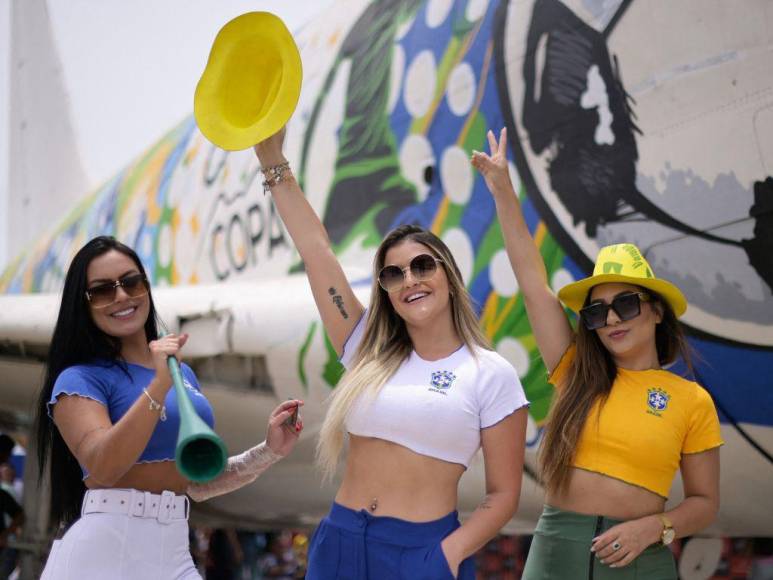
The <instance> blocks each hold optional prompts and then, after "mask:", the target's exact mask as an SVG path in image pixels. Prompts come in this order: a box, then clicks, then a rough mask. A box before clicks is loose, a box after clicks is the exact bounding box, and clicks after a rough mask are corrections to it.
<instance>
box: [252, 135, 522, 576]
mask: <svg viewBox="0 0 773 580" xmlns="http://www.w3.org/2000/svg"><path fill="white" fill-rule="evenodd" d="M284 134H285V131H284V129H283V130H282V131H280V132H279V133H278V134H276V135H274V136H273V137H271V138H269V139H267V140H266V141H264V142H262V143H260V144H258V145H257V146H256V147H255V151H256V154H257V156H258V158H259V160H260V163H261V165H262V168H263V174H264V176H265V178H266V182H265V184H264V187H266V188H268V189H270V190H271V194H272V196H273V199H274V203H275V204H276V207H277V209H278V211H279V214H280V215H281V217H282V220H283V221H284V224H285V226H286V228H287V230H288V232H289V233H290V235H291V236H292V238H293V241H294V242H295V245H296V247H297V249H298V252H299V253H300V255H301V258H302V259H303V262H304V265H305V269H306V274H307V276H308V278H309V283H310V285H311V290H312V293H313V295H314V299H315V301H316V303H317V308H318V309H319V313H320V316H321V318H322V322H323V323H324V326H325V330H326V331H327V335H328V336H329V338H330V340H331V341H332V344H333V346H334V347H335V350H336V351H337V352H338V353H339V354H340V355H342V362H343V363H344V366H345V367H346V368H347V373H346V374H345V375H344V376H343V378H342V379H341V382H340V383H339V384H338V386H337V387H336V389H335V391H334V394H333V395H332V397H331V403H330V408H329V409H328V412H327V415H326V418H325V421H324V424H323V426H322V430H321V433H320V439H319V443H318V459H319V461H320V463H321V465H322V467H323V468H324V469H325V471H326V472H327V473H328V474H331V473H332V472H333V471H334V470H335V469H336V464H337V462H338V457H339V454H340V452H341V449H342V447H343V444H344V440H345V439H348V453H347V457H346V466H345V470H344V474H343V481H342V483H341V487H340V488H339V490H338V493H337V494H336V498H335V503H334V504H333V507H332V509H331V511H330V513H329V514H328V516H327V517H326V518H324V519H323V520H322V522H321V523H320V525H319V527H318V528H317V531H316V532H315V535H314V538H313V540H312V542H311V545H310V548H309V567H308V573H307V578H308V579H309V580H318V579H331V580H332V579H334V578H357V579H358V580H359V579H363V580H365V579H370V580H375V579H381V578H383V579H400V578H403V579H411V580H413V579H421V578H424V579H441V578H453V577H458V578H464V579H472V578H474V577H475V570H474V562H473V561H472V558H471V555H472V554H473V553H474V552H475V551H476V550H477V549H479V548H480V547H481V546H483V545H484V544H485V543H486V542H487V541H488V540H489V539H490V538H491V537H493V536H494V535H495V534H496V533H497V532H498V531H499V530H500V529H501V528H502V526H503V525H504V524H505V523H506V522H507V521H508V520H509V519H510V518H511V517H512V515H513V514H514V512H515V510H516V508H517V505H518V498H519V493H520V484H521V472H522V467H523V453H524V439H525V429H526V409H525V406H526V405H527V402H526V399H525V397H524V394H523V389H522V388H521V385H520V382H519V380H518V375H517V373H516V372H515V370H514V369H513V367H512V365H510V364H509V363H508V362H507V361H505V360H504V359H503V358H502V357H500V356H499V355H498V354H497V353H495V352H493V351H492V350H491V348H490V346H488V341H487V339H486V338H485V336H484V335H483V334H482V331H481V330H480V327H479V323H478V320H477V318H476V316H475V313H474V310H473V308H472V305H471V300H470V296H469V295H468V293H467V291H466V289H465V286H464V282H463V280H462V277H461V274H460V272H459V268H458V267H457V265H456V262H455V261H454V258H453V256H452V255H451V253H450V251H449V250H448V247H447V246H446V245H445V244H444V243H443V242H442V241H441V240H440V239H439V238H438V237H437V236H435V235H434V234H432V233H431V232H429V231H427V230H424V229H422V228H419V227H416V226H408V225H406V226H400V227H398V228H396V229H395V230H393V231H392V232H390V233H389V234H387V236H386V238H385V239H384V241H383V242H382V243H381V245H380V246H379V248H378V249H377V250H376V256H375V259H374V263H373V267H374V270H373V272H374V276H373V282H372V287H371V298H370V305H369V307H368V310H367V311H365V309H364V308H363V306H362V304H361V303H360V301H359V299H358V298H357V296H356V295H355V293H354V292H353V290H352V288H351V286H350V284H349V281H348V280H347V278H346V276H345V275H344V272H343V270H342V268H341V265H340V264H339V262H338V260H337V258H336V255H335V253H334V251H333V249H332V247H331V243H330V240H329V239H328V236H327V232H326V231H325V228H324V226H323V225H322V223H321V221H320V220H319V218H318V217H317V215H316V214H315V213H314V210H313V209H312V207H311V205H310V204H309V203H308V201H307V200H306V198H305V196H304V194H303V192H302V191H301V189H300V187H299V185H298V183H297V181H296V180H295V179H294V177H293V175H292V172H291V170H290V169H289V165H288V163H287V161H286V160H285V157H284V154H283V151H282V145H283V141H284ZM359 195H377V192H367V191H363V192H360V193H359ZM377 221H379V220H378V219H377ZM481 447H482V449H483V457H484V461H485V471H486V496H485V499H484V500H483V502H482V503H481V504H480V506H479V508H478V509H477V510H475V512H474V513H473V514H472V515H471V517H470V518H469V520H468V521H467V522H465V524H464V525H462V526H461V527H460V525H459V522H458V520H457V516H456V512H455V511H454V509H455V507H456V503H457V488H458V483H459V479H460V477H461V476H462V474H463V473H464V471H465V468H466V466H467V465H468V463H469V461H470V458H471V457H472V454H474V453H475V451H476V450H477V449H478V448H481Z"/></svg>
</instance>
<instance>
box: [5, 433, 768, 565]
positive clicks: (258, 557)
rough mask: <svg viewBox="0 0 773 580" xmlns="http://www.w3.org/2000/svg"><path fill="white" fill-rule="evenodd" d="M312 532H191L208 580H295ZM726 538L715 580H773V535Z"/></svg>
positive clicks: (496, 558)
mask: <svg viewBox="0 0 773 580" xmlns="http://www.w3.org/2000/svg"><path fill="white" fill-rule="evenodd" d="M0 437H3V436H2V435H0ZM0 447H2V445H0ZM2 451H3V450H2V449H0V452H2ZM21 457H23V456H18V455H14V456H13V457H11V456H10V451H9V453H7V454H6V455H4V456H3V457H0V504H2V507H4V508H7V509H5V512H4V513H3V514H2V521H1V522H0V580H5V579H9V580H15V579H16V578H18V573H19V571H18V567H17V565H18V558H19V552H18V550H16V549H15V548H14V544H15V541H16V540H17V539H18V537H19V536H20V532H19V531H18V530H12V533H10V534H8V533H6V531H7V530H9V528H10V527H11V525H12V523H13V521H14V519H16V518H19V517H20V516H19V514H21V513H22V512H21V511H20V510H21V503H22V496H23V486H22V479H21V473H20V472H21V471H22V468H21V466H20V465H18V464H20V461H21ZM8 498H10V500H8ZM14 506H17V507H14ZM17 508H18V509H17ZM22 516H23V514H22ZM312 532H313V530H290V529H284V530H273V531H261V532H255V531H247V530H236V529H233V528H209V527H205V526H200V525H195V524H194V525H192V526H191V535H190V541H191V553H192V554H193V558H194V561H195V562H196V565H197V567H198V569H199V571H200V573H201V575H202V577H203V578H205V579H206V580H260V579H263V578H271V579H279V580H294V579H298V578H303V577H304V575H305V571H306V554H307V549H308V545H309V539H310V535H311V533H312ZM687 542H689V539H687V540H677V541H675V542H674V543H673V544H672V545H671V549H672V551H673V552H674V555H675V557H676V558H677V559H679V558H680V556H681V554H682V552H683V550H684V547H685V545H686V544H687ZM722 542H723V549H722V557H721V560H720V563H719V566H718V569H717V570H716V571H715V573H714V575H713V576H712V577H711V579H710V580H773V538H725V539H723V540H722ZM530 543H531V536H499V537H497V538H494V539H493V540H491V541H490V542H489V543H488V544H487V545H486V546H485V547H484V548H483V549H481V550H480V551H479V552H478V553H477V554H476V557H475V560H476V568H477V571H478V572H477V574H478V576H477V577H478V579H479V580H517V579H519V578H520V577H521V572H522V570H523V566H524V563H525V560H526V555H527V554H528V551H529V544H530Z"/></svg>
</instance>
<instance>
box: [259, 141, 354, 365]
mask: <svg viewBox="0 0 773 580" xmlns="http://www.w3.org/2000/svg"><path fill="white" fill-rule="evenodd" d="M284 136H285V130H284V129H282V130H281V131H280V132H279V133H277V134H276V135H273V136H272V137H269V138H268V139H266V140H265V141H262V142H261V143H258V144H257V145H256V146H255V153H256V154H257V156H258V160H259V161H260V165H261V167H262V168H263V171H264V175H266V177H267V179H268V180H269V182H270V181H271V177H272V172H271V170H270V168H275V167H280V166H282V165H283V164H285V163H287V160H286V159H285V157H284V153H283V152H282V144H283V143H284ZM271 195H272V196H273V198H274V203H275V204H276V208H277V210H278V211H279V215H280V216H281V217H282V221H283V222H284V224H285V227H286V228H287V231H288V232H289V233H290V236H291V237H292V239H293V242H294V243H295V247H296V248H298V253H299V254H300V255H301V259H302V260H303V263H304V265H305V266H306V275H307V276H308V278H309V284H310V285H311V292H312V294H313V295H314V301H315V302H316V303H317V309H318V310H319V314H320V317H321V318H322V323H323V324H324V325H325V330H326V331H327V334H328V336H329V337H330V340H331V342H332V343H333V347H334V348H335V349H336V352H337V353H338V354H341V353H342V352H343V348H344V343H345V342H346V339H347V338H348V337H349V335H350V334H351V332H352V330H353V329H354V326H355V325H356V324H357V321H358V320H359V318H360V316H361V315H362V312H363V310H364V308H363V306H362V304H361V303H360V301H359V300H358V299H357V297H356V296H355V295H354V292H353V291H352V287H351V286H350V285H349V281H348V280H347V279H346V276H345V275H344V272H343V269H342V268H341V264H340V263H339V262H338V258H336V255H335V253H334V252H333V248H332V247H331V245H330V239H329V238H328V235H327V231H325V227H324V226H323V225H322V222H321V221H320V219H319V217H318V216H317V214H316V213H314V209H313V208H312V207H311V204H309V202H308V200H307V199H306V196H305V195H304V193H303V191H301V188H300V186H299V185H298V182H297V181H296V180H295V178H294V177H293V175H292V173H291V172H290V171H289V169H288V170H285V171H284V172H283V173H282V175H281V177H280V178H278V179H276V183H274V184H273V185H271Z"/></svg>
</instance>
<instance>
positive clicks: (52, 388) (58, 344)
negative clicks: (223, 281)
mask: <svg viewBox="0 0 773 580" xmlns="http://www.w3.org/2000/svg"><path fill="white" fill-rule="evenodd" d="M186 340H187V336H186V335H181V336H176V335H174V334H170V335H168V336H166V337H163V338H159V337H158V334H157V330H156V312H155V307H154V305H153V298H152V296H151V293H150V286H149V284H148V280H147V278H146V275H145V270H144V268H143V265H142V262H141V261H140V259H139V257H138V256H137V254H136V253H135V252H134V251H133V250H132V249H131V248H129V247H127V246H125V245H124V244H122V243H120V242H118V241H116V240H115V239H113V238H110V237H105V236H100V237H97V238H95V239H93V240H91V241H90V242H89V243H87V244H86V245H85V246H84V247H83V248H81V250H80V251H79V252H78V253H77V254H76V255H75V257H74V258H73V261H72V264H71V265H70V268H69V270H68V272H67V276H66V279H65V283H64V289H63V293H62V303H61V307H60V310H59V317H58V319H57V323H56V327H55V329H54V335H53V337H52V339H51V345H50V351H49V357H48V366H47V372H46V377H45V382H44V385H43V389H42V392H41V394H40V398H39V402H38V408H37V418H36V432H37V440H38V445H39V447H38V462H39V467H40V473H41V474H42V473H44V468H45V465H46V462H49V473H50V479H51V482H52V486H51V489H52V493H51V517H52V523H53V524H54V525H57V524H59V525H60V529H66V530H67V531H66V533H65V534H64V537H63V538H62V539H60V540H56V541H55V542H54V545H53V547H52V549H51V553H50V554H49V558H48V561H47V563H46V568H45V570H44V572H43V576H42V578H44V579H51V580H59V579H78V580H83V579H86V580H89V579H100V580H102V579H105V578H126V579H129V578H138V579H145V578H165V579H166V578H170V579H171V578H181V579H182V578H184V579H193V578H200V576H199V574H198V572H197V571H196V569H195V567H194V565H193V561H192V559H191V556H190V553H189V551H188V521H187V519H188V508H189V505H188V498H187V497H186V494H187V496H190V497H191V498H193V499H194V500H196V501H202V500H204V499H207V498H209V497H214V496H216V495H220V494H223V493H227V492H229V491H233V490H235V489H238V488H239V487H242V486H244V485H246V484H247V483H250V482H251V481H254V479H255V478H256V477H257V476H258V475H259V474H260V473H261V472H262V471H264V470H265V469H267V468H268V467H269V466H270V465H271V464H272V463H274V462H276V461H277V460H279V459H281V458H282V457H283V456H285V455H286V454H288V453H289V452H290V451H291V450H292V448H293V446H294V445H295V442H296V441H297V439H298V436H299V434H300V430H301V428H302V423H301V422H298V423H297V424H296V425H297V426H296V427H295V428H294V429H293V428H290V427H288V426H286V425H284V421H285V419H287V418H288V417H289V416H290V415H291V414H292V412H293V411H294V409H295V407H296V406H298V405H301V404H302V402H301V401H295V400H293V401H287V402H285V403H283V404H281V405H279V406H278V407H277V408H276V409H274V411H273V412H272V414H271V417H270V419H269V423H268V434H267V441H265V442H263V443H261V444H260V445H258V446H256V447H254V448H252V449H250V450H248V451H246V452H244V453H242V454H241V455H238V456H235V457H231V458H229V459H228V463H227V466H226V469H225V471H224V472H223V473H222V474H221V475H220V476H218V477H217V478H216V479H215V480H213V481H211V482H209V483H206V484H195V483H191V482H189V481H187V480H186V479H185V478H184V477H183V476H182V475H181V474H180V473H179V472H178V471H177V469H176V467H175V461H174V457H175V445H176V440H177V433H178V430H179V424H180V417H179V411H178V408H177V404H176V398H175V394H174V392H173V391H171V390H170V387H171V386H172V379H171V377H170V375H169V371H168V368H167V364H166V359H167V357H169V356H173V355H179V353H180V350H181V348H182V347H183V346H184V344H185V342H186ZM182 373H183V378H184V384H185V386H186V387H187V388H188V389H190V391H191V399H192V401H193V404H194V407H195V408H196V410H197V412H198V413H199V415H200V416H201V417H202V418H203V419H204V420H205V421H206V422H207V423H208V424H209V425H210V426H212V424H213V416H212V409H211V407H210V405H209V403H208V402H207V400H206V398H205V397H204V395H203V394H202V393H201V391H200V389H199V385H198V382H197V380H196V377H195V375H194V374H193V371H192V370H191V369H190V368H189V367H188V366H187V365H185V364H183V365H182ZM79 515H80V518H79V517H78V516H79ZM76 519H77V521H75V520H76ZM73 522H74V523H73Z"/></svg>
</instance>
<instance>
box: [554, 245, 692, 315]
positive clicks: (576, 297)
mask: <svg viewBox="0 0 773 580" xmlns="http://www.w3.org/2000/svg"><path fill="white" fill-rule="evenodd" d="M612 282H618V283H623V284H634V285H636V286H641V287H642V288H647V289H649V290H652V291H653V292H656V293H657V294H659V295H660V296H662V297H663V299H664V300H665V301H666V302H668V303H669V305H670V306H671V309H672V310H673V311H674V314H675V315H676V316H677V317H679V316H681V315H682V314H684V312H685V310H687V299H686V298H685V297H684V294H682V291H681V290H679V288H677V287H676V286H674V285H673V284H672V283H671V282H668V281H667V280H663V279H661V278H656V277H655V274H654V273H653V272H652V268H650V265H649V263H648V262H647V260H646V259H645V258H644V256H643V255H642V253H641V252H640V251H639V248H637V247H636V246H634V245H633V244H615V245H613V246H605V247H604V248H601V251H599V255H598V257H597V258H596V265H595V266H594V268H593V275H592V276H590V277H588V278H584V279H582V280H578V281H577V282H573V283H572V284H567V285H566V286H564V287H563V288H561V290H559V291H558V298H559V299H560V300H561V302H563V303H564V304H566V305H567V306H568V307H569V308H570V309H572V310H574V311H575V312H579V311H580V309H581V308H582V307H583V305H584V304H585V299H586V298H587V296H588V292H590V290H591V288H593V287H594V286H598V285H599V284H607V283H612Z"/></svg>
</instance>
